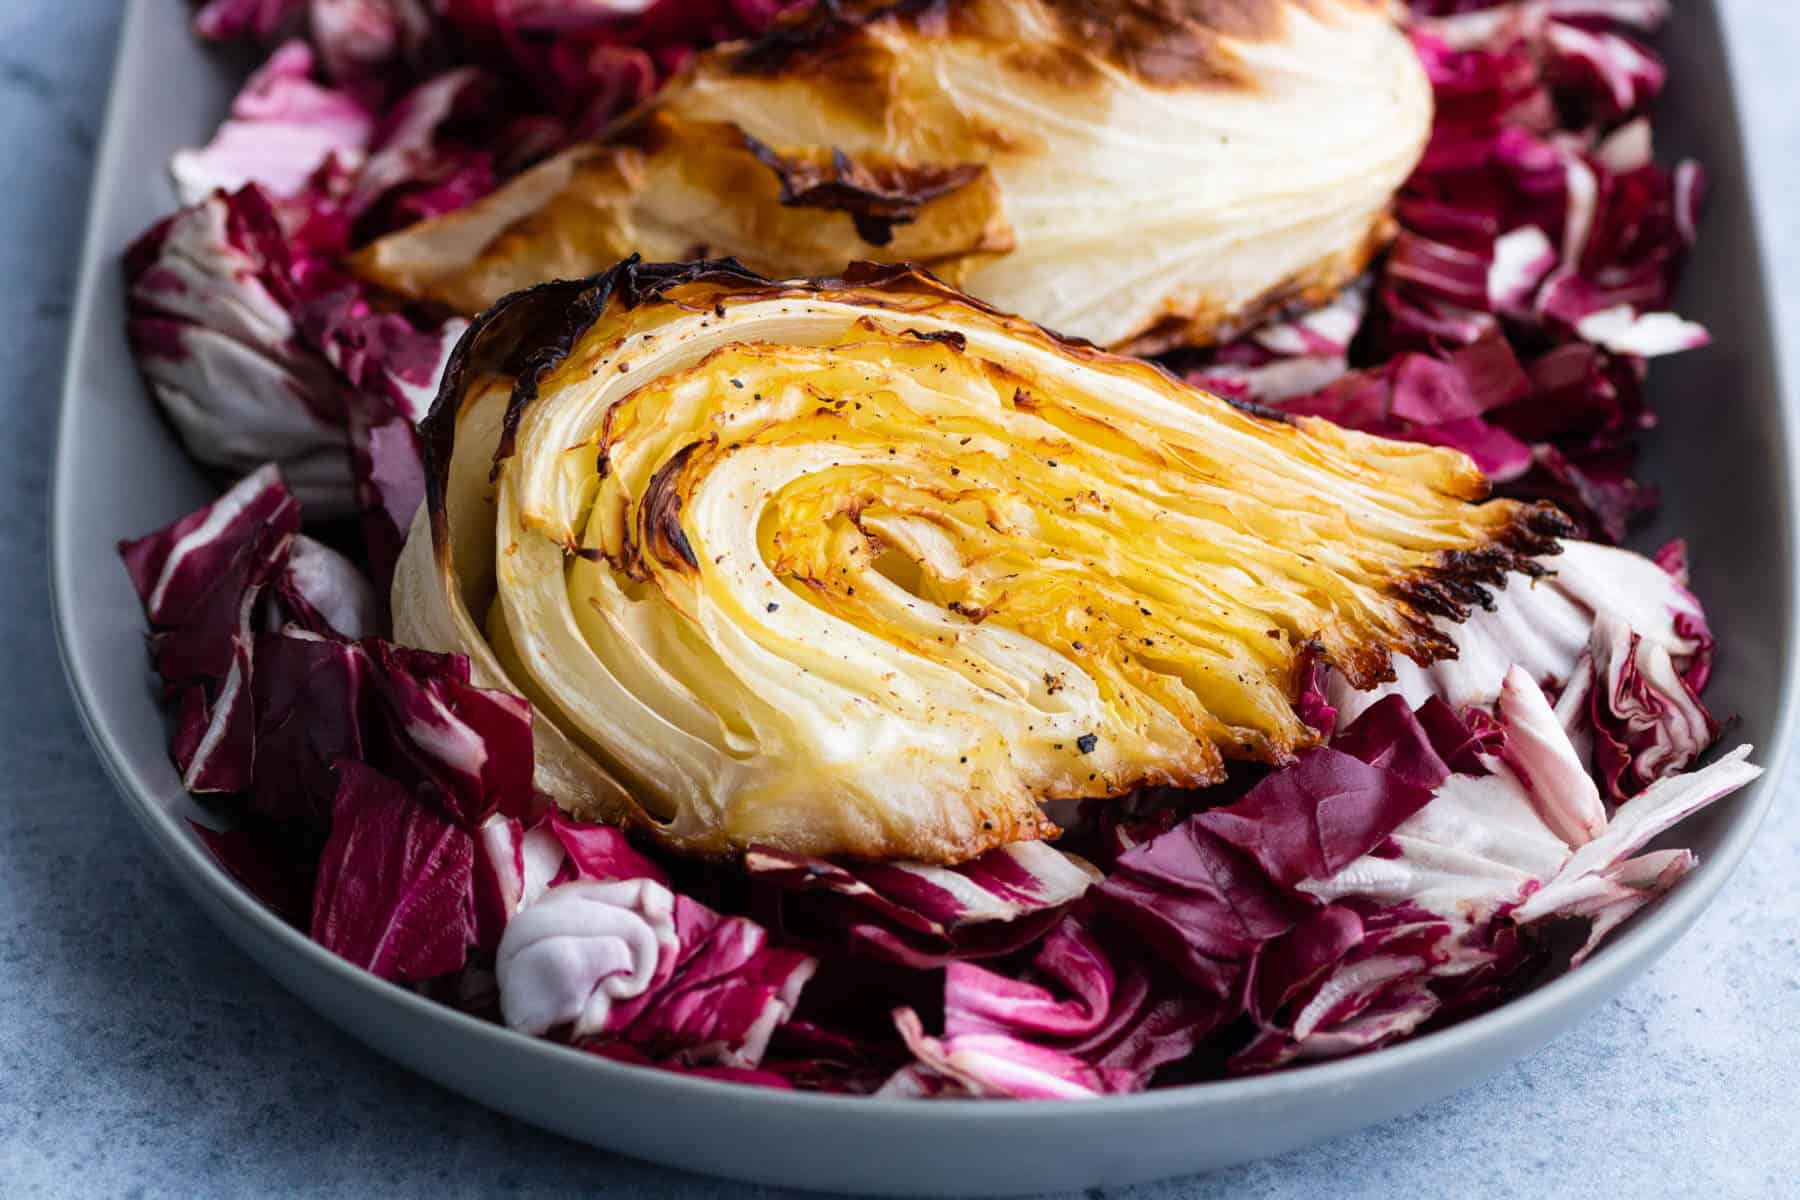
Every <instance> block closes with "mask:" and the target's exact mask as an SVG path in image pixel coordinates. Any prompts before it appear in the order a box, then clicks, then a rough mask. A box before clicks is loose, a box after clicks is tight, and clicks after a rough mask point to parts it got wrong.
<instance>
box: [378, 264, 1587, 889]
mask: <svg viewBox="0 0 1800 1200" xmlns="http://www.w3.org/2000/svg"><path fill="white" fill-rule="evenodd" d="M423 432H424V436H425V441H426V447H427V476H428V503H427V508H426V510H425V511H424V512H423V513H421V515H420V518H419V520H418V522H417V523H416V524H415V526H414V529H413V532H412V537H411V539H410V541H409V543H408V546H407V549H406V552H405V555H404V556H403V560H402V563H401V566H400V570H399V574H398V577H397V579H396V582H395V586H394V593H393V607H394V619H395V625H396V630H397V633H398V636H399V637H400V639H401V640H403V641H405V642H408V643H412V644H416V645H422V646H425V647H428V648H432V649H438V650H451V651H460V652H465V653H467V654H468V655H469V656H470V658H471V659H472V661H473V669H474V676H475V681H476V682H477V683H479V684H484V685H489V686H503V687H508V688H512V689H514V690H516V691H518V692H521V693H523V694H524V695H525V696H527V697H529V698H530V699H531V700H532V702H533V703H534V705H535V706H536V745H537V755H538V786H539V787H540V788H541V789H542V790H544V791H545V792H547V793H548V794H549V795H551V796H552V797H554V798H555V800H556V801H557V802H558V803H559V804H561V805H562V806H563V807H564V808H566V809H568V810H569V811H571V812H573V813H575V814H577V815H579V816H583V817H589V818H598V819H604V820H609V821H619V822H623V823H627V824H631V825H636V826H640V827H642V828H644V829H647V830H650V831H653V832H654V833H655V834H656V835H658V836H659V837H661V838H662V839H664V840H665V841H666V842H668V843H669V844H671V845H673V846H675V847H678V848H681V849H685V850H688V851H692V852H697V853H702V854H715V855H726V854H730V853H734V852H737V851H741V850H743V849H745V848H748V847H750V846H753V845H765V846H771V847H775V848H779V849H782V850H786V851H791V852H796V853H806V854H814V855H848V856H855V857H862V858H870V859H895V858H906V859H913V860H921V861H927V862H939V863H953V862H959V861H963V860H965V859H968V858H970V857H973V856H975V855H977V854H980V853H982V852H983V851H986V850H988V849H991V848H993V847H996V846H1000V845H1005V844H1008V843H1012V842H1017V841H1021V840H1027V839H1033V838H1040V837H1045V836H1053V835H1054V834H1055V832H1056V830H1055V828H1054V826H1053V825H1052V824H1051V822H1050V821H1049V820H1048V819H1047V818H1046V817H1045V816H1044V814H1043V812H1042V810H1041V809H1040V802H1042V801H1045V800H1048V799H1052V798H1070V797H1090V796H1096V797H1097V796H1111V795H1119V794H1122V793H1125V792H1128V791H1130V790H1132V789H1134V788H1138V787H1141V786H1144V785H1149V784H1168V785H1176V786H1199V785H1205V784H1211V783H1215V782H1217V781H1219V780H1220V779H1221V778H1222V777H1223V774H1224V769H1225V763H1226V760H1228V759H1245V760H1253V761H1257V762H1263V763H1284V762H1288V761H1290V760H1291V759H1292V758H1293V756H1294V754H1295V752H1296V751H1297V750H1298V749H1300V748H1303V747H1305V746H1307V745H1308V744H1310V743H1312V742H1314V741H1315V740H1316V733H1315V731H1314V730H1313V729H1312V728H1310V727H1309V726H1308V725H1307V724H1306V723H1305V722H1304V721H1303V720H1302V718H1301V715H1300V712H1299V708H1298V705H1299V697H1300V695H1301V692H1302V689H1303V688H1304V687H1305V686H1306V684H1307V682H1308V680H1309V678H1310V677H1311V675H1312V670H1313V665H1314V664H1316V663H1321V662H1322V663H1329V664H1331V665H1332V666H1333V667H1335V668H1337V669H1338V670H1340V671H1341V672H1343V674H1344V675H1345V676H1347V677H1348V678H1349V679H1350V680H1351V681H1352V682H1353V683H1356V684H1359V685H1362V686H1368V685H1372V684H1374V683H1376V682H1377V681H1379V680H1382V679H1384V678H1386V677H1389V676H1390V674H1391V665H1390V663H1391V659H1390V656H1391V654H1392V653H1394V652H1399V653H1402V654H1405V655H1407V656H1409V657H1411V658H1412V659H1414V660H1416V661H1418V662H1421V663H1427V662H1430V661H1432V660H1434V659H1435V658H1438V657H1441V656H1444V655H1447V654H1450V653H1453V650H1454V647H1453V645H1452V642H1451V640H1450V638H1449V637H1448V636H1447V635H1446V633H1445V632H1444V631H1443V630H1442V629H1441V628H1440V627H1439V626H1438V625H1437V624H1435V623H1434V621H1433V618H1434V617H1436V618H1446V617H1447V618H1450V619H1459V618H1462V617H1465V616H1466V615H1467V614H1468V612H1469V609H1470V606H1471V605H1475V604H1481V603H1484V602H1485V601H1486V600H1487V598H1488V593H1487V587H1486V585H1492V584H1497V583H1499V582H1501V581H1503V579H1504V578H1505V577H1506V576H1507V575H1508V573H1509V572H1513V571H1525V572H1528V573H1534V574H1535V573H1538V572H1539V571H1540V568H1539V566H1538V565H1537V562H1536V559H1537V557H1538V556H1541V555H1545V554H1549V553H1553V552H1554V551H1555V550H1556V549H1557V543H1556V540H1555V539H1556V537H1557V536H1558V535H1560V534H1562V533H1564V532H1566V522H1565V521H1564V519H1563V518H1562V517H1561V515H1560V514H1559V513H1557V512H1556V510H1555V509H1553V508H1550V507H1548V506H1526V505H1522V504H1517V503H1513V502H1505V501H1491V502H1488V503H1485V504H1478V503H1474V502H1475V501H1478V500H1481V499H1482V498H1483V497H1484V496H1485V495H1486V492H1487V484H1486V482H1485V480H1484V479H1483V478H1482V476H1481V475H1480V474H1479V473H1478V472H1477V471H1476V470H1475V468H1474V467H1473V466H1472V465H1471V464H1470V462H1469V460H1468V459H1467V458H1465V457H1464V456H1463V455H1461V454H1459V453H1456V452H1454V451H1449V450H1443V449H1439V448H1435V447H1427V446H1420V445H1414V444H1407V443H1401V442H1392V441H1386V440H1383V439H1380V438H1374V437H1370V436H1367V435H1364V434H1358V433H1353V432H1349V431H1346V430H1343V429H1340V428H1338V427H1337V426H1334V425H1332V424H1330V423H1328V422H1324V421H1320V420H1316V419H1297V420H1294V419H1284V418H1282V417H1280V416H1278V415H1276V414H1272V413H1266V412H1258V411H1246V410H1243V409H1240V408H1237V407H1233V406H1232V405H1231V404H1228V403H1227V402H1225V401H1223V400H1220V399H1218V398H1217V397H1214V396H1212V395H1209V394H1207V393H1205V392H1202V391H1199V390H1197V389H1194V388H1192V387H1190V386H1188V385H1186V384H1183V383H1181V382H1179V381H1177V380H1176V379H1175V378H1173V377H1172V376H1170V375H1168V374H1167V373H1165V372H1163V371H1161V370H1159V369H1158V368H1156V367H1154V366H1152V365H1149V364H1147V363H1145V362H1143V361H1140V360H1135V359H1128V358H1124V357H1119V356H1115V355H1112V354H1109V353H1106V352H1104V351H1100V350H1097V349H1095V348H1093V347H1091V346H1088V345H1086V344H1085V343H1078V342H1072V341H1068V340H1064V339H1061V338H1058V337H1056V336H1054V335H1052V334H1049V333H1046V332H1045V331H1043V330H1042V329H1040V328H1038V327H1037V326H1035V325H1032V324H1030V323H1027V322H1025V321H1023V320H1021V319H1018V318H1014V317H1009V316H1005V315H1002V314H1000V313H998V312H996V311H995V310H993V309H991V308H989V307H987V306H985V305H982V304H980V303H979V302H977V301H974V300H972V299H970V298H968V297H967V296H964V295H962V294H960V293H959V292H957V291H955V290H954V289H952V288H951V287H949V286H948V285H946V284H944V283H941V282H939V281H938V280H936V279H934V278H932V277H931V276H929V275H927V274H924V273H921V272H919V271H916V270H912V269H908V268H904V267H896V266H879V265H874V264H859V265H858V266H857V267H855V268H852V269H851V270H850V271H849V272H848V273H847V274H846V275H845V276H844V277H842V278H838V279H823V280H794V281H787V282H772V281H769V280H766V279H763V278H760V277H758V276H756V275H754V274H752V273H749V272H747V271H745V270H743V269H742V268H741V267H739V266H738V265H737V264H735V263H731V262H702V263H696V264H685V265H679V266H675V265H669V266H661V265H645V264H639V263H636V262H627V263H623V264H620V265H619V266H617V267H616V268H615V269H613V270H612V271H610V272H608V273H606V274H604V275H600V276H597V277H595V278H593V279H590V280H586V281H582V282H569V283H557V284H548V285H543V286H540V287H538V288H536V289H533V290H530V291H526V292H523V293H520V294H518V295H515V296H512V297H510V298H508V299H507V300H505V301H503V302H502V303H501V304H500V305H499V306H498V307H496V308H495V309H493V310H492V311H491V312H489V313H488V314H487V315H486V316H484V317H482V318H481V319H480V320H479V321H478V322H477V323H476V324H475V326H474V327H473V328H472V329H471V330H470V332H469V333H468V335H466V336H465V337H464V339H463V341H462V342H461V344H460V345H459V347H458V349H457V351H456V353H455V354H454V355H453V357H452V359H451V362H450V365H449V367H448V370H447V373H446V376H445V380H444V384H443V389H442V392H441V394H440V396H439V399H438V402H437V406H436V408H435V409H434V411H433V412H432V414H431V416H430V417H429V418H428V420H427V421H426V423H425V425H424V430H423Z"/></svg>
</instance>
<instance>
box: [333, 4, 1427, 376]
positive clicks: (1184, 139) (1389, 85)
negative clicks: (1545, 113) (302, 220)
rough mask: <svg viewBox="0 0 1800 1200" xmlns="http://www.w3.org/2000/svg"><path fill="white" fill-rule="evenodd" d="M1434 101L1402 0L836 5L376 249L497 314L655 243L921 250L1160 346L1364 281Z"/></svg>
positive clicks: (1013, 298)
mask: <svg viewBox="0 0 1800 1200" xmlns="http://www.w3.org/2000/svg"><path fill="white" fill-rule="evenodd" d="M1430 119H1431V93H1430V88H1429V85H1428V83H1427V81H1426V79H1425V77H1424V74H1423V72H1422V70H1421V69H1420V67H1419V64H1418V62H1417V60H1416V57H1415V56H1414V54H1413V52H1412V49H1411V47H1410V45H1409V44H1408V42H1407V40H1406V38H1405V36H1404V35H1403V34H1402V33H1401V32H1400V31H1399V30H1398V29H1397V28H1396V27H1395V26H1394V24H1393V22H1392V21H1391V19H1390V18H1389V16H1388V15H1387V11H1386V5H1385V4H1384V3H1382V2H1381V0H1125V2H1123V3H1116V2H1109V3H1104V4H1102V3H1098V2H1097V0H942V2H939V3H917V2H914V0H904V2H901V3H892V2H891V0H890V2H885V3H883V2H873V0H862V2H851V3H844V4H825V5H819V6H816V7H814V8H813V9H811V10H809V11H808V12H806V13H804V14H801V15H799V16H797V17H795V18H794V19H793V20H792V22H790V23H789V24H787V25H785V26H782V27H780V28H778V29H777V30H776V31H774V32H773V33H771V34H770V35H768V36H767V37H765V38H764V39H763V40H761V41H758V42H755V43H751V44H737V45H731V46H725V47H720V48H718V49H715V50H713V51H710V52H708V53H705V54H702V55H700V56H699V58H698V59H697V61H696V62H695V63H694V65H693V66H692V68H691V69H690V70H688V71H687V72H685V73H684V74H683V75H681V76H680V77H679V78H677V79H676V80H674V81H673V82H672V83H671V84H670V85H669V86H668V88H666V89H665V90H664V92H663V93H662V95H661V96H660V97H659V98H658V100H657V101H656V103H655V106H654V108H653V109H651V110H650V111H647V112H645V113H641V114H638V115H637V116H636V117H634V118H633V119H631V120H629V121H628V122H627V123H626V124H625V125H624V127H623V128H621V129H620V130H618V131H617V132H616V134H615V135H614V136H612V137H611V138H610V139H609V140H607V141H606V142H604V143H602V144H594V145H585V146H581V147H578V148H576V149H573V150H570V151H567V152H565V153H564V154H562V155H560V156H558V157H556V158H553V159H551V160H549V161H547V162H545V163H543V164H541V165H540V166H538V167H536V168H534V169H533V170H531V171H529V172H527V173H526V174H525V175H523V176H520V177H519V178H517V179H515V180H514V181H512V182H511V183H510V184H508V185H507V186H506V187H503V188H502V189H501V190H500V191H498V192H497V193H495V194H494V195H492V196H490V197H488V198H486V199H485V200H482V201H480V202H479V203H477V204H475V205H473V206H471V207H469V208H466V209H462V210H459V211H457V212H454V213H450V214H448V215H446V216H443V217H440V218H437V219H436V220H432V221H427V222H424V223H423V224H420V225H417V226H414V227H412V228H410V229H407V230H404V231H402V232H400V233H397V234H394V235H392V236H390V237H387V238H384V239H382V240H380V241H378V242H376V243H375V244H374V245H373V246H371V247H369V248H367V249H366V250H365V251H363V252H362V253H361V254H360V255H359V256H358V258H357V262H356V265H357V268H358V269H359V270H360V271H361V273H362V274H363V275H364V276H365V277H367V278H368V279H371V280H373V281H376V282H378V283H380V284H383V285H385V286H386V287H388V288H390V289H392V290H394V291H397V292H401V293H404V294H406V295H408V296H412V297H416V298H430V299H433V300H436V301H439V302H441V303H444V304H448V305H449V306H451V307H453V308H456V309H459V310H461V311H462V312H465V313H469V314H473V313H475V312H477V311H480V310H481V309H483V308H486V307H487V306H488V305H490V304H492V303H493V302H494V301H496V300H498V299H499V298H500V297H501V296H503V295H505V294H507V293H508V292H511V291H513V290H516V289H518V288H521V287H525V286H528V285H530V284H532V283H537V282H540V281H542V280H546V279H555V278H570V277H576V276H582V275H586V274H589V273H591V272H593V271H598V270H601V269H604V268H605V267H608V266H610V265H612V263H614V262H616V261H618V260H619V259H620V258H623V257H625V256H626V255H628V254H632V253H640V254H642V255H643V256H644V257H646V258H650V259H668V260H674V259H683V258H698V257H704V256H706V255H708V254H711V255H727V254H729V255H733V256H736V257H737V258H739V259H740V260H741V261H743V262H744V263H746V264H748V265H749V266H750V267H751V268H752V269H755V270H758V271H761V272H764V273H767V274H771V275H774V276H789V275H819V274H826V273H830V272H836V271H840V270H842V269H843V266H844V264H845V263H846V262H849V261H851V260H854V259H879V260H881V261H887V262H899V261H911V262H917V263H922V264H925V265H928V266H930V267H931V268H932V269H933V270H934V271H935V272H937V273H938V274H939V275H940V276H942V277H943V278H945V279H947V280H949V281H951V282H953V283H956V284H958V285H959V286H961V287H962V288H964V289H965V290H967V291H968V292H970V293H971V294H973V295H976V296H979V297H981V298H982V299H984V300H987V301H989V302H991V303H993V304H995V305H996V306H998V307H1000V308H1003V309H1006V310H1008V311H1013V312H1019V313H1023V314H1025V315H1026V316H1029V317H1030V318H1032V319H1033V320H1035V321H1038V322H1039V323H1041V324H1044V325H1046V326H1048V327H1050V328H1053V329H1058V330H1062V331H1064V332H1066V333H1069V334H1073V335H1077V336H1081V337H1085V338H1088V339H1089V340H1091V341H1094V342H1096V343H1098V344H1101V345H1105V346H1112V347H1115V348H1121V349H1130V350H1132V351H1134V352H1140V353H1146V352H1153V351H1157V350H1161V349H1166V348H1168V347H1170V346H1174V345H1179V344H1184V343H1201V342H1205V341H1208V340H1211V339H1213V338H1215V337H1216V336H1219V335H1220V334H1222V333H1224V332H1226V331H1228V330H1230V329H1231V328H1233V327H1237V326H1241V325H1243V324H1245V323H1246V322H1248V321H1251V320H1253V319H1255V318H1256V317H1257V316H1258V315H1259V314H1262V315H1266V314H1267V313H1268V312H1269V311H1270V310H1271V309H1273V308H1276V307H1279V306H1282V305H1284V304H1288V303H1309V302H1318V301H1321V300H1323V299H1325V298H1327V297H1328V296H1329V295H1331V294H1332V293H1333V292H1335V291H1336V290H1337V289H1338V288H1340V287H1341V286H1342V285H1343V284H1344V283H1345V282H1347V281H1348V280H1349V279H1351V278H1353V277H1354V276H1355V275H1356V274H1357V273H1359V272H1360V271H1361V270H1362V269H1363V267H1364V266H1365V265H1366V263H1367V261H1368V259H1369V256H1370V255H1371V253H1373V251H1374V250H1376V249H1378V248H1379V247H1380V246H1381V244H1382V243H1383V242H1384V241H1385V240H1386V238H1387V237H1388V231H1389V224H1390V223H1389V220H1388V216H1387V213H1388V207H1389V202H1390V199H1391V197H1392V195H1393V192H1394V190H1395V189H1396V188H1397V187H1398V186H1399V185H1400V183H1401V182H1402V181H1403V180H1404V179H1405V178H1406V176H1407V174H1408V173H1409V172H1410V171H1411V169H1412V167H1413V165H1414V164H1415V163H1416V162H1417V160H1418V157H1419V154H1420V152H1421V150H1422V148H1423V146H1424V144H1425V139H1426V136H1427V134H1428V132H1429V126H1430Z"/></svg>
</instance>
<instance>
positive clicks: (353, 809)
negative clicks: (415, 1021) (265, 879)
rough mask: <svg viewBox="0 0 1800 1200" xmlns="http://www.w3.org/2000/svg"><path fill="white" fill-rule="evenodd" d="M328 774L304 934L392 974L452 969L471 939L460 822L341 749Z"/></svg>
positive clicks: (468, 846)
mask: <svg viewBox="0 0 1800 1200" xmlns="http://www.w3.org/2000/svg"><path fill="white" fill-rule="evenodd" d="M337 774H338V791H337V797H336V799H335V800H334V802H333V804H332V820H331V836H330V838H329V839H328V840H327V841H326V843H325V849H324V852H323V853H322V854H321V855H320V858H319V876H318V882H317V884H316V887H315V890H314V893H313V916H312V936H313V940H314V941H316V942H318V943H319V944H320V945H322V946H324V947H325V948H326V949H327V950H330V951H331V952H332V953H334V954H337V955H340V956H341V957H343V958H346V959H348V960H349V961H351V962H353V963H355V964H356V965H357V966H359V967H362V968H363V969H365V970H367V971H371V972H373V973H374V974H376V975H379V976H381V977H382V978H383V979H391V980H393V981H395V982H399V983H404V982H409V981H412V980H419V979H431V978H435V977H437V976H440V975H448V974H450V973H451V972H453V971H457V970H460V969H461V967H462V965H463V963H464V961H465V960H466V958H467V955H468V948H469V944H470V942H471V941H472V940H473V937H472V932H473V931H472V930H471V928H470V920H469V888H470V880H471V871H472V869H473V865H474V841H473V839H472V838H471V837H470V835H469V833H468V831H467V830H464V829H462V828H459V827H458V826H457V825H456V824H454V823H453V822H451V821H450V820H449V819H448V818H446V817H444V816H443V815H442V814H441V812H440V811H439V810H438V808H437V807H436V806H434V805H431V804H422V803H420V802H419V801H418V799H417V797H415V796H414V795H413V794H412V793H411V792H410V791H409V790H408V789H407V788H406V787H405V786H404V785H402V784H400V783H399V782H397V781H395V780H394V779H391V778H389V777H388V776H386V775H384V774H382V773H381V772H380V771H377V770H375V769H374V768H373V767H370V766H367V765H365V764H363V763H359V762H356V761H355V760H353V759H341V760H339V762H338V764H337Z"/></svg>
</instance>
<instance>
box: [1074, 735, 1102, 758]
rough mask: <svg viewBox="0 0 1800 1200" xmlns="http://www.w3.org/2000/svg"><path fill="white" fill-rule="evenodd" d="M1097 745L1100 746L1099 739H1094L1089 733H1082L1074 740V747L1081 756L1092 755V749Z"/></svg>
mask: <svg viewBox="0 0 1800 1200" xmlns="http://www.w3.org/2000/svg"><path fill="white" fill-rule="evenodd" d="M1099 744H1100V739H1099V738H1097V737H1095V736H1094V735H1093V734H1091V733H1084V734H1082V735H1081V736H1080V737H1078V738H1076V739H1075V745H1076V747H1077V748H1078V749H1079V750H1080V751H1081V752H1082V753H1083V754H1092V753H1093V752H1094V747H1095V746H1098V745H1099Z"/></svg>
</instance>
